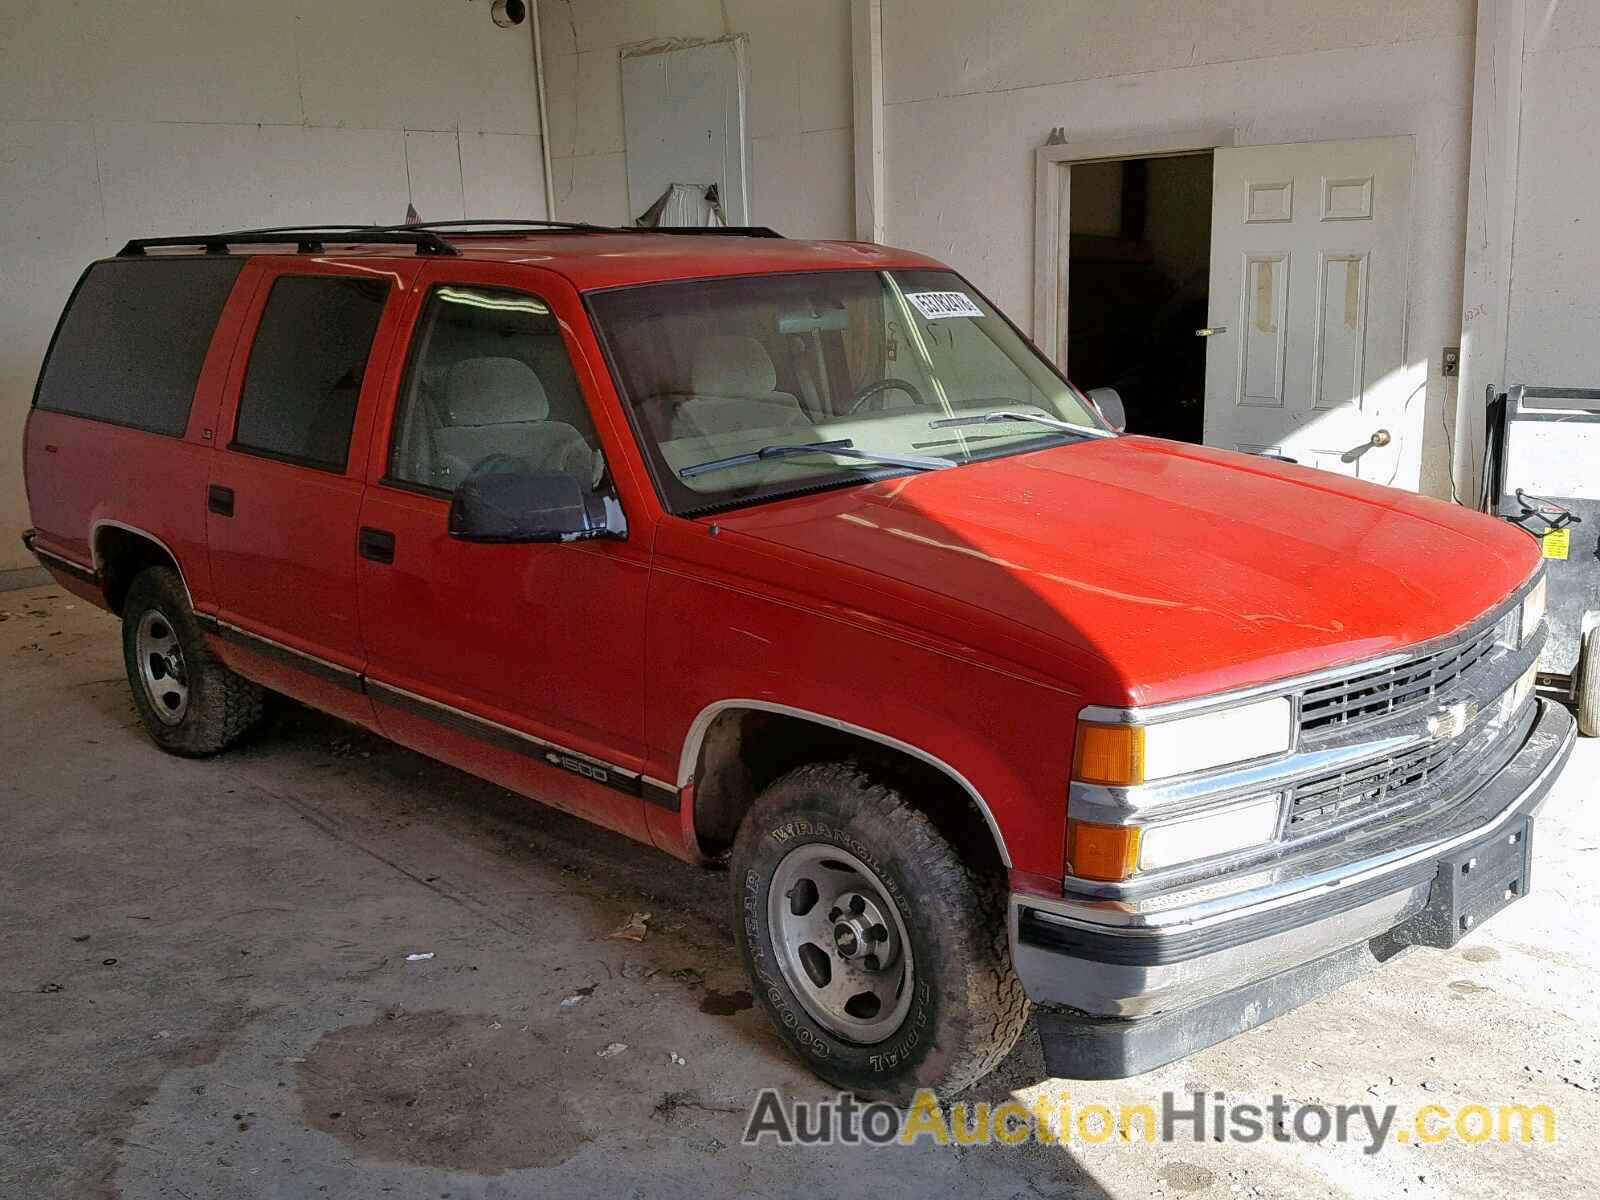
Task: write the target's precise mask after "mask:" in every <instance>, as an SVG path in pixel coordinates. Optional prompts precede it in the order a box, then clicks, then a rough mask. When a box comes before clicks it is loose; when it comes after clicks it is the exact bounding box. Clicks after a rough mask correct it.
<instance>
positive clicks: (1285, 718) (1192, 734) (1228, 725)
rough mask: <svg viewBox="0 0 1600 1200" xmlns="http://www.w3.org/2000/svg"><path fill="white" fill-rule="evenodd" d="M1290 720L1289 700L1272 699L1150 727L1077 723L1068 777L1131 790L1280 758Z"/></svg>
mask: <svg viewBox="0 0 1600 1200" xmlns="http://www.w3.org/2000/svg"><path fill="white" fill-rule="evenodd" d="M1293 720H1294V705H1293V704H1292V703H1291V702H1290V700H1289V698H1288V697H1287V696H1274V697H1272V698H1270V699H1267V700H1257V701H1254V702H1252V703H1250V704H1240V705H1237V706H1235V707H1232V708H1220V709H1217V710H1216V711H1214V712H1208V713H1200V714H1199V715H1197V716H1193V717H1178V718H1176V719H1174V720H1170V721H1158V722H1155V723H1152V724H1149V725H1121V724H1103V723H1100V722H1097V721H1079V722H1078V743H1077V747H1076V749H1075V752H1074V754H1073V764H1072V777H1073V778H1074V779H1076V780H1078V781H1080V782H1082V783H1101V784H1111V785H1115V786H1130V785H1133V784H1139V783H1147V782H1149V781H1150V780H1153V779H1167V778H1170V777H1171V776H1174V775H1187V774H1189V773H1190V772H1193V771H1206V770H1210V769H1211V768H1212V767H1221V766H1226V765H1228V764H1230V763H1241V762H1249V761H1251V760H1252V759H1257V758H1266V757H1269V756H1270V755H1273V754H1282V753H1283V752H1284V751H1285V750H1287V749H1288V748H1289V746H1290V745H1291V744H1292V742H1293V740H1294V725H1293Z"/></svg>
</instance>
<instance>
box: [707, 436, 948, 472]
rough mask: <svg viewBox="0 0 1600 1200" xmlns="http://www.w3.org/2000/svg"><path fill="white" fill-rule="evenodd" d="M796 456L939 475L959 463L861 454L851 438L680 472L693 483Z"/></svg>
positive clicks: (774, 449)
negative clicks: (716, 473)
mask: <svg viewBox="0 0 1600 1200" xmlns="http://www.w3.org/2000/svg"><path fill="white" fill-rule="evenodd" d="M796 454H833V455H836V456H838V457H839V458H858V459H861V460H862V461H863V462H878V463H887V464H888V465H889V466H892V467H909V468H910V469H912V470H914V471H939V470H942V469H944V468H945V467H953V466H955V463H953V462H950V461H949V460H948V459H943V458H921V457H918V456H916V455H911V454H874V453H873V452H872V451H870V450H857V449H856V444H855V443H854V442H853V441H851V440H850V439H849V438H840V439H838V440H837V441H833V442H804V443H801V444H799V445H793V444H791V445H783V446H763V447H761V449H759V450H752V451H750V452H749V453H748V454H730V455H729V456H728V457H727V458H713V459H711V460H709V461H707V462H702V463H695V464H693V465H692V466H687V467H683V468H681V469H680V470H679V471H678V477H679V478H680V479H693V478H694V477H695V476H696V475H709V474H710V473H711V472H712V471H723V470H726V469H727V468H729V467H743V466H748V465H749V464H750V463H758V462H766V461H767V460H769V459H775V458H789V457H791V456H792V455H796Z"/></svg>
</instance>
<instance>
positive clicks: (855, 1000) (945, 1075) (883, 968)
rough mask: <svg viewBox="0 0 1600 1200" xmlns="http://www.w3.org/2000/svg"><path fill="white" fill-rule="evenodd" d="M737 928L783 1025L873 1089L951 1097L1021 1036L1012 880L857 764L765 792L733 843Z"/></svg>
mask: <svg viewBox="0 0 1600 1200" xmlns="http://www.w3.org/2000/svg"><path fill="white" fill-rule="evenodd" d="M733 880H734V903H735V905H736V907H737V910H738V911H737V923H736V928H737V936H738V941H739V948H740V951H741V953H742V954H743V955H744V959H745V964H746V966H747V967H748V968H749V971H750V974H751V978H752V979H753V981H754V983H755V986H756V991H757V992H758V994H759V995H760V996H761V999H762V1002H763V1004H764V1005H765V1006H766V1008H767V1012H768V1014H769V1015H770V1016H771V1018H772V1021H773V1024H774V1025H775V1026H776V1028H777V1031H778V1034H779V1036H780V1037H782V1038H783V1040H784V1041H785V1042H786V1043H788V1045H789V1047H790V1048H791V1049H792V1050H793V1051H794V1052H795V1053H796V1054H797V1055H799V1057H800V1058H802V1059H803V1060H805V1062H806V1063H807V1065H808V1066H810V1067H811V1069H812V1070H813V1071H814V1072H815V1073H816V1074H817V1075H819V1076H821V1077H822V1078H823V1079H824V1080H826V1081H827V1082H829V1083H831V1084H833V1085H835V1086H837V1087H840V1088H844V1089H848V1090H851V1091H855V1092H858V1093H860V1094H861V1095H863V1096H866V1097H869V1098H874V1099H889V1100H902V1101H903V1100H905V1099H908V1098H909V1097H910V1096H911V1095H912V1093H914V1092H915V1091H916V1089H918V1088H921V1087H928V1088H933V1089H935V1090H936V1091H938V1092H940V1093H941V1094H944V1095H949V1094H953V1093H955V1092H959V1091H961V1090H962V1089H963V1088H965V1087H967V1086H968V1085H970V1084H972V1083H974V1082H976V1081H977V1080H978V1079H980V1078H982V1077H983V1076H984V1075H986V1074H988V1073H989V1072H990V1071H991V1070H993V1069H994V1067H995V1066H996V1065H997V1064H998V1063H999V1062H1000V1060H1001V1059H1002V1058H1004V1057H1005V1055H1006V1054H1007V1053H1008V1052H1009V1051H1010V1049H1011V1048H1012V1046H1014V1045H1015V1044H1016V1041H1017V1038H1018V1037H1019V1036H1020V1035H1021V1033H1022V1030H1023V1027H1024V1026H1025V1025H1026V1024H1027V1019H1028V1011H1029V1009H1028V1001H1027V997H1026V996H1025V995H1024V994H1023V991H1022V986H1021V984H1020V982H1019V981H1018V979H1017V977H1016V973H1015V972H1014V971H1013V970H1012V968H1011V958H1010V952H1009V946H1008V943H1007V937H1006V893H1005V886H1004V883H1003V880H1001V879H1000V878H998V877H995V876H992V875H989V874H987V873H984V872H980V871H978V870H976V869H974V867H973V866H971V865H970V864H968V863H967V862H964V861H963V860H962V859H961V857H960V856H959V855H957V853H956V851H955V849H954V847H952V846H951V845H950V843H949V842H947V841H946V840H945V839H944V837H943V836H941V835H940V833H939V831H938V830H937V829H936V828H935V827H934V825H933V823H932V822H931V821H930V820H929V819H928V817H927V816H926V815H925V814H923V813H921V812H919V811H917V810H916V809H915V808H913V807H912V806H911V805H910V804H908V803H907V801H906V800H905V799H904V797H902V796H901V795H900V794H899V793H898V792H896V791H894V790H893V789H891V788H887V787H884V786H882V785H880V784H877V783H875V782H873V781H872V780H871V779H870V778H869V777H868V776H866V775H864V774H863V773H862V772H861V771H860V770H858V769H857V768H855V767H852V766H848V765H845V764H839V763H821V764H814V765H811V766H806V767H801V768H800V769H798V770H796V771H793V772H791V773H790V774H788V775H785V776H784V777H783V778H781V779H779V780H778V781H777V782H775V783H773V784H772V785H771V786H770V787H769V788H767V790H766V791H765V792H764V793H762V795H761V797H760V798H759V799H758V800H757V801H756V804H755V806H754V807H753V808H752V809H751V811H750V813H749V815H748V816H747V817H746V819H745V822H744V824H743V826H742V827H741V829H740V832H739V837H738V840H737V841H736V842H735V844H734V850H733Z"/></svg>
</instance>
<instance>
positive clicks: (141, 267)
mask: <svg viewBox="0 0 1600 1200" xmlns="http://www.w3.org/2000/svg"><path fill="white" fill-rule="evenodd" d="M243 265H244V261H243V260H242V259H238V258H171V259H161V258H150V259H111V260H108V261H106V262H98V263H95V264H94V265H93V266H91V267H90V268H89V269H88V270H87V271H86V272H84V275H83V278H82V279H81V280H80V281H79V283H78V287H77V289H76V290H75V291H74V292H73V295H72V299H71V300H70V301H68V303H67V310H66V312H65V313H63V314H62V317H61V324H60V326H59V328H58V329H57V330H56V336H55V340H54V341H53V342H52V343H51V346H50V353H49V356H48V358H47V359H46V361H45V364H44V369H43V370H42V371H41V372H40V373H39V387H38V390H37V391H36V392H35V394H34V404H35V405H36V406H37V407H39V408H41V409H45V410H46V411H49V412H60V413H70V414H71V415H73V416H78V417H88V418H90V419H92V420H96V421H108V422H111V423H112V424H115V425H127V426H131V427H132V428H134V429H144V430H148V431H149V432H151V433H163V434H168V435H171V436H178V435H181V434H182V433H183V431H184V429H185V428H186V427H187V426H188V424H189V409H190V407H191V406H192V405H193V403H194V389H195V385H196V384H197V383H198V382H199V379H200V368H201V367H202V365H203V364H204V363H205V357H206V350H207V349H208V348H209V347H210V345H211V335H212V333H213V332H214V331H215V329H216V325H217V317H218V316H219V315H220V314H221V312H222V306H223V305H224V304H225V303H226V302H227V299H228V293H229V292H231V291H232V290H233V284H234V280H236V279H237V278H238V277H239V271H240V269H241V268H242V267H243Z"/></svg>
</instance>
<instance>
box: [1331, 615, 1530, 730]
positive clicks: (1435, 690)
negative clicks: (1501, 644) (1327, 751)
mask: <svg viewBox="0 0 1600 1200" xmlns="http://www.w3.org/2000/svg"><path fill="white" fill-rule="evenodd" d="M1499 632H1500V621H1499V620H1498V619H1497V620H1495V621H1491V622H1489V623H1488V624H1486V625H1484V626H1483V627H1482V628H1481V629H1478V630H1476V631H1475V632H1473V633H1472V634H1471V635H1469V636H1468V637H1466V638H1463V639H1462V640H1461V641H1459V642H1456V643H1455V644H1453V645H1450V646H1446V647H1445V648H1443V649H1441V650H1435V651H1432V652H1431V653H1428V654H1421V655H1418V656H1417V657H1416V658H1412V659H1408V660H1407V661H1405V662H1403V663H1399V664H1396V665H1391V666H1387V667H1379V668H1377V669H1375V670H1372V671H1365V672H1363V673H1361V674H1359V675H1348V676H1345V677H1344V678H1343V679H1337V680H1334V681H1332V682H1330V683H1319V684H1317V685H1315V686H1313V687H1309V688H1307V689H1306V690H1305V692H1304V693H1302V695H1301V697H1300V731H1301V732H1302V733H1311V732H1314V731H1316V730H1319V729H1329V728H1337V727H1342V726H1347V725H1351V724H1357V723H1359V722H1361V721H1363V720H1367V719H1371V718H1376V717H1385V716H1388V715H1389V714H1390V713H1396V712H1401V711H1403V710H1405V709H1408V708H1412V707H1415V706H1417V705H1420V704H1426V703H1427V702H1429V701H1430V700H1432V699H1433V698H1434V697H1436V696H1438V695H1440V694H1441V693H1443V692H1445V691H1447V690H1448V689H1449V688H1450V687H1451V686H1452V685H1453V684H1454V683H1455V682H1456V681H1457V680H1459V679H1460V678H1461V676H1462V675H1464V674H1466V673H1467V672H1468V671H1470V670H1471V669H1472V668H1473V667H1474V666H1476V665H1477V664H1478V663H1479V662H1481V661H1482V660H1483V658H1484V656H1485V655H1487V654H1488V653H1489V652H1490V651H1491V650H1493V649H1494V647H1495V640H1496V637H1497V636H1498V634H1499Z"/></svg>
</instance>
